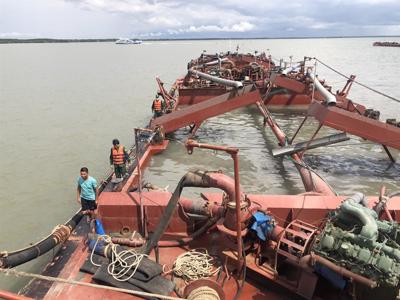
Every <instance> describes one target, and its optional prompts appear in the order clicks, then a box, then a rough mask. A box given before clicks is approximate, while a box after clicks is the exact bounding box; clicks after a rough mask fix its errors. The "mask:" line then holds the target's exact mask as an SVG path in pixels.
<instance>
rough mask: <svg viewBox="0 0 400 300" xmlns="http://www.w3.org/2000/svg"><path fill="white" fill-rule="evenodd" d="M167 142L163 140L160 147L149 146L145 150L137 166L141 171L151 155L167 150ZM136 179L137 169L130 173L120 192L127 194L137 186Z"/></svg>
mask: <svg viewBox="0 0 400 300" xmlns="http://www.w3.org/2000/svg"><path fill="white" fill-rule="evenodd" d="M168 143H169V141H168V140H164V141H163V143H162V144H161V145H149V146H148V148H147V149H146V152H145V153H144V154H143V156H142V157H141V159H140V163H139V166H140V168H141V169H142V170H143V169H144V168H145V167H146V166H147V164H148V162H149V161H150V159H151V157H152V155H154V154H157V153H159V152H162V151H164V150H165V149H167V146H168ZM138 179H139V172H138V170H137V168H135V170H134V171H133V172H132V174H131V175H130V177H129V179H128V181H127V182H126V184H125V185H124V186H123V187H122V190H121V191H122V192H128V191H129V190H130V189H131V188H132V187H133V186H135V185H137V184H138Z"/></svg>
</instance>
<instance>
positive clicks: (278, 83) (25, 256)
mask: <svg viewBox="0 0 400 300" xmlns="http://www.w3.org/2000/svg"><path fill="white" fill-rule="evenodd" d="M315 61H317V60H316V59H312V58H304V61H302V62H299V63H295V64H292V63H289V64H285V63H284V62H283V61H281V62H280V63H279V65H278V63H274V62H273V61H272V60H271V58H270V57H269V56H267V55H265V53H260V54H257V53H255V54H239V53H225V54H218V55H207V54H204V53H203V54H202V55H201V56H200V57H199V58H197V59H195V60H192V61H191V62H189V64H188V73H187V75H186V76H185V77H184V78H180V79H178V80H176V81H175V83H174V84H173V86H172V88H171V89H170V90H169V91H167V90H166V89H165V88H164V85H163V83H162V82H161V80H160V79H157V83H158V94H159V95H160V96H161V97H162V98H163V99H164V101H165V111H164V114H163V115H162V116H159V117H157V118H153V119H152V120H151V121H150V124H149V125H148V126H147V127H146V128H137V129H135V143H134V145H133V146H132V148H131V151H130V156H131V158H132V163H131V165H130V166H129V168H128V169H129V172H128V173H129V176H128V177H127V178H125V179H124V180H123V181H122V182H117V183H116V182H115V181H113V180H112V177H113V174H109V175H108V176H107V177H106V179H105V180H104V181H103V182H102V183H101V185H100V187H99V188H100V191H101V193H100V197H99V199H98V202H99V206H98V220H97V221H96V223H95V224H94V223H92V224H89V223H88V222H87V220H86V218H82V215H81V213H80V212H78V213H77V214H76V215H74V216H73V217H72V218H71V219H70V220H69V221H68V222H67V223H65V224H64V225H59V226H57V227H56V228H55V229H54V231H53V232H52V233H51V234H50V235H49V236H48V237H46V238H44V239H43V240H41V241H40V242H38V243H36V244H35V245H33V246H29V247H27V248H25V249H21V250H18V251H14V252H2V253H1V256H0V267H1V271H2V272H4V273H7V274H9V275H10V276H13V275H19V276H28V277H31V278H32V280H31V281H30V282H29V284H28V285H27V286H25V287H24V288H23V289H22V290H21V291H20V294H19V295H16V294H13V293H9V292H7V291H0V297H3V298H5V299H27V298H39V299H42V298H43V299H82V298H88V299H137V298H149V299H182V298H184V299H191V300H195V299H196V300H199V299H210V300H211V299H212V300H214V299H302V298H305V299H373V298H376V297H378V296H380V297H384V298H382V299H396V297H398V296H399V280H400V225H399V223H398V222H399V221H400V215H399V212H400V197H398V196H397V194H396V192H397V191H390V193H389V192H386V190H385V188H384V187H382V188H381V190H380V191H377V193H376V196H375V195H368V196H365V195H364V194H362V191H360V193H356V194H354V195H347V196H339V195H338V194H337V193H336V192H335V191H334V190H333V188H332V187H331V186H330V185H329V184H328V183H327V182H326V181H325V180H324V179H323V178H321V177H320V176H319V175H318V174H317V173H316V172H315V171H314V170H312V169H311V168H310V167H309V166H308V165H307V164H306V163H305V162H304V160H303V156H304V153H305V152H306V151H307V150H309V149H312V148H317V147H323V146H326V145H331V144H334V143H340V142H342V141H345V140H347V139H348V136H347V134H352V135H356V136H359V137H361V138H363V139H366V140H369V141H371V142H375V143H377V144H381V145H382V147H383V148H384V149H385V152H386V153H387V155H388V157H389V159H390V160H393V161H394V157H393V155H392V152H391V151H392V149H399V148H400V127H399V123H398V122H397V121H396V120H394V119H389V120H387V121H386V122H382V121H380V120H379V119H380V113H379V112H378V111H376V110H374V109H370V108H366V107H364V106H363V105H361V104H357V103H355V102H353V101H351V100H350V99H348V97H347V96H348V93H349V90H350V87H351V85H352V84H354V83H358V82H357V81H356V80H355V77H354V76H350V77H348V78H347V84H346V85H345V87H344V88H343V89H342V90H340V91H337V92H336V93H332V91H331V88H330V87H329V86H328V85H327V84H326V83H325V82H324V81H320V80H319V79H318V77H317V76H316V74H315V68H312V66H313V64H314V63H315ZM319 63H321V64H323V62H321V61H319ZM358 84H360V83H358ZM248 105H255V106H257V107H258V109H259V111H260V113H261V114H262V116H263V117H264V126H265V127H267V128H266V129H265V130H268V128H269V129H270V130H272V132H273V133H274V135H275V137H276V139H277V141H278V145H279V147H278V148H277V149H275V150H274V151H273V153H274V156H277V157H278V156H286V157H288V158H289V159H290V160H291V161H292V162H293V163H294V165H295V166H296V168H297V170H298V172H299V174H300V177H301V179H302V181H303V185H304V189H305V191H304V193H301V194H299V195H263V194H249V193H246V191H245V190H244V189H243V188H242V187H241V186H240V166H239V160H238V157H239V155H240V149H239V148H237V147H235V145H215V144H205V143H198V142H197V141H196V131H197V130H198V129H199V127H200V126H201V124H202V123H203V122H204V121H205V120H207V119H209V118H212V117H215V116H218V115H222V114H224V113H226V112H229V111H232V110H235V109H237V108H240V107H244V106H248ZM293 106H301V107H306V108H307V113H306V115H305V117H304V119H303V121H302V122H301V123H300V126H299V128H298V130H296V132H295V133H294V135H293V136H292V137H290V138H289V137H288V136H287V135H286V134H285V133H284V132H283V131H282V129H281V128H280V127H279V125H278V124H277V123H276V121H275V120H274V117H273V115H272V114H271V113H270V108H273V107H280V108H282V107H293ZM308 118H315V119H316V120H317V123H318V126H317V128H316V130H315V132H314V134H313V135H312V136H311V138H310V139H309V140H306V141H305V142H304V141H303V142H301V143H296V139H298V136H300V135H301V132H302V126H303V125H304V123H305V122H306V120H307V119H308ZM323 126H328V127H331V128H333V129H336V130H338V131H339V133H337V134H334V135H330V136H324V137H317V135H318V133H319V132H320V129H321V128H322V127H323ZM181 128H186V129H188V134H187V140H186V141H185V146H186V148H187V152H188V155H190V154H191V153H193V151H198V150H197V148H202V149H206V150H207V149H208V150H210V151H218V152H221V153H225V154H226V155H227V156H228V157H231V158H232V169H233V170H234V177H233V178H232V177H230V176H228V175H226V174H223V173H222V172H220V171H212V170H195V171H189V172H188V173H186V174H185V175H184V176H183V177H182V178H181V180H180V181H179V182H178V183H177V186H176V188H175V190H174V192H173V193H170V192H168V191H165V190H162V189H159V188H157V187H156V186H154V185H152V184H145V185H144V184H143V182H142V174H143V172H145V170H146V166H147V164H148V162H149V160H150V159H151V157H152V156H153V155H155V154H157V153H160V154H161V153H162V151H163V150H165V149H167V147H168V144H169V140H168V138H169V135H170V134H172V133H173V132H175V131H176V130H179V129H181ZM205 153H207V152H205ZM213 169H215V167H213ZM192 188H200V189H201V191H202V193H201V194H200V196H199V197H196V198H193V199H192V198H189V197H184V196H182V191H183V190H184V189H192ZM207 188H213V191H214V190H215V189H218V190H219V191H220V192H207V190H206V189H207ZM91 225H92V226H91ZM94 231H95V232H94ZM58 245H61V247H58ZM54 247H58V248H57V249H59V251H58V254H57V256H56V257H55V259H54V260H53V261H52V262H50V263H49V264H48V265H47V266H46V268H45V269H44V270H43V272H42V273H41V274H29V273H24V272H22V271H19V270H15V269H13V268H14V267H16V266H18V265H21V264H23V263H25V262H27V261H29V260H32V259H34V258H36V257H38V256H40V255H42V254H43V253H46V252H47V251H49V250H51V249H53V248H54Z"/></svg>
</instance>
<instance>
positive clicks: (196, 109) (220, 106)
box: [150, 86, 261, 133]
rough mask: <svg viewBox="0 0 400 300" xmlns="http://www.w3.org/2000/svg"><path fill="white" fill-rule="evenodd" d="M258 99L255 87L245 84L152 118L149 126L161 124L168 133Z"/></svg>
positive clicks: (253, 102) (258, 95) (252, 102)
mask: <svg viewBox="0 0 400 300" xmlns="http://www.w3.org/2000/svg"><path fill="white" fill-rule="evenodd" d="M259 100H261V98H260V94H259V92H258V91H257V89H256V88H254V87H253V86H246V87H244V88H243V89H241V90H237V91H234V92H232V93H226V94H223V95H221V96H218V97H215V98H212V99H210V100H207V101H204V102H201V103H198V104H194V105H191V106H188V107H184V108H182V109H180V110H177V111H174V112H171V113H170V114H165V115H163V116H161V117H158V118H156V119H153V120H152V121H151V124H150V127H151V128H153V129H154V128H156V126H162V127H163V128H164V130H165V133H169V132H173V131H175V130H177V129H179V128H182V127H185V126H188V125H192V124H200V123H202V122H203V121H204V120H207V119H209V118H211V117H215V116H218V115H221V114H224V113H226V112H229V111H232V110H235V109H237V108H240V107H244V106H247V105H250V104H255V103H256V102H257V101H259Z"/></svg>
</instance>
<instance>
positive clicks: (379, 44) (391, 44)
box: [372, 42, 400, 47]
mask: <svg viewBox="0 0 400 300" xmlns="http://www.w3.org/2000/svg"><path fill="white" fill-rule="evenodd" d="M372 45H373V46H377V47H400V43H398V42H374V43H373V44H372Z"/></svg>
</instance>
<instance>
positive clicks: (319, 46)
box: [0, 38, 400, 290]
mask: <svg viewBox="0 0 400 300" xmlns="http://www.w3.org/2000/svg"><path fill="white" fill-rule="evenodd" d="M380 40H385V39H380ZM386 40H387V39H386ZM391 40H394V41H399V39H391ZM373 41H374V39H368V38H363V39H304V40H302V39H299V40H285V39H282V40H239V41H235V40H232V41H177V42H145V43H144V44H142V45H131V46H121V45H115V44H113V43H70V44H14V45H13V44H10V45H0V104H1V105H0V112H1V118H0V125H1V126H0V149H1V157H0V172H1V181H0V249H1V250H3V249H4V250H5V249H7V250H13V249H17V248H20V247H23V246H26V245H28V244H29V243H31V242H35V241H37V240H39V239H40V238H41V237H42V236H45V235H47V234H48V233H49V232H50V231H51V230H52V229H53V228H54V226H55V225H56V224H59V223H63V222H64V221H65V220H67V219H68V218H69V217H70V216H71V215H72V213H73V212H75V211H76V210H77V209H78V205H77V203H76V202H75V193H76V179H77V176H78V171H79V168H80V167H81V166H87V167H88V168H89V170H90V173H91V175H92V176H94V177H96V178H98V179H100V178H101V177H102V176H103V175H104V174H105V172H106V171H107V169H108V155H109V148H110V147H111V141H112V139H113V138H119V139H120V141H121V142H122V143H123V144H125V145H130V144H131V143H132V142H133V140H132V138H133V129H134V128H135V127H142V126H144V125H146V124H147V122H148V120H149V118H150V117H151V109H150V106H151V101H152V98H153V97H154V94H155V91H156V89H157V85H156V82H155V77H156V76H160V77H161V79H162V80H163V81H164V82H165V83H166V85H167V86H168V84H170V83H172V82H173V81H174V79H175V78H177V77H178V76H181V75H183V74H184V73H185V71H186V64H187V62H188V61H189V60H190V59H192V58H194V57H197V56H198V55H200V53H201V52H202V51H203V50H207V52H208V53H216V52H220V51H228V50H231V51H233V50H234V49H235V48H236V46H237V45H239V47H240V49H241V51H243V52H254V50H258V51H259V52H260V51H266V52H267V53H271V55H272V56H273V57H274V58H276V59H279V58H281V57H282V58H284V59H286V60H289V56H293V60H301V59H302V58H303V57H304V56H310V57H318V58H319V59H321V60H322V61H324V62H326V63H327V64H329V65H332V66H334V67H335V68H337V69H338V70H340V71H341V72H343V73H344V74H347V75H350V74H355V75H357V79H358V80H360V81H361V82H363V83H366V84H368V85H371V86H372V87H374V88H376V89H378V90H382V91H384V92H386V93H388V94H390V95H392V96H394V97H396V98H400V90H399V88H398V87H399V84H400V82H399V78H400V49H399V48H386V47H372V43H373ZM317 69H318V73H319V74H320V77H321V78H326V79H327V80H328V82H329V83H331V84H333V86H334V90H336V89H340V88H341V87H342V86H343V84H344V83H345V79H343V78H340V77H339V76H337V75H336V74H335V73H333V72H331V71H329V70H328V69H326V68H324V67H323V66H321V65H318V66H317ZM350 97H351V98H352V99H354V100H355V101H359V102H361V103H363V104H365V105H366V106H368V107H373V108H375V109H378V110H380V111H381V113H382V118H389V117H392V118H396V117H397V118H398V119H399V121H400V108H399V107H400V106H399V104H398V103H395V102H393V101H389V100H387V99H385V98H384V97H382V96H379V95H376V94H374V93H371V92H370V91H368V90H366V89H363V88H361V87H358V86H354V87H353V88H352V91H351V94H350ZM275 117H276V119H277V121H278V123H279V124H280V125H281V126H282V127H283V129H284V130H285V131H286V132H287V133H289V135H290V134H293V133H294V131H295V129H296V127H297V126H298V124H299V123H300V121H301V116H299V115H298V114H289V115H288V114H282V113H277V114H275ZM314 128H315V124H312V123H307V126H306V130H305V132H304V135H305V136H307V135H310V134H311V133H312V130H313V129H314ZM328 132H329V133H331V132H332V130H324V131H323V132H322V133H328ZM185 139H186V131H185V130H180V131H179V132H177V133H175V134H174V136H173V141H172V142H171V145H170V147H169V148H168V150H167V151H166V152H165V153H164V154H163V155H162V156H161V155H160V156H156V157H155V158H154V159H153V160H152V162H151V166H150V169H149V171H150V172H146V174H145V180H146V181H149V182H152V183H153V184H156V185H158V186H162V187H165V186H169V190H170V191H171V190H173V189H174V188H175V185H176V183H177V181H178V180H179V178H180V177H181V176H182V175H183V174H184V173H185V172H187V170H189V169H197V168H202V169H212V170H217V169H222V170H224V171H225V172H227V173H228V174H232V172H231V170H232V161H231V159H230V158H229V157H228V156H227V155H225V154H223V153H216V154H215V153H212V152H208V151H206V150H197V149H196V150H195V152H194V154H193V155H192V156H188V155H187V154H186V151H185V149H184V147H183V146H182V143H183V141H184V140H185ZM198 140H199V141H202V142H208V143H215V144H224V145H231V146H237V147H239V148H240V167H241V180H242V184H243V187H244V190H245V191H246V192H248V193H271V194H295V193H300V192H302V191H303V187H302V184H301V180H300V178H299V176H298V174H297V172H296V170H295V168H294V167H293V165H292V164H291V162H290V161H289V160H287V159H274V158H273V157H272V154H271V149H273V148H274V147H276V146H277V145H276V140H275V138H274V137H273V135H272V134H271V132H270V131H269V129H268V128H266V129H264V128H263V127H262V119H261V117H260V115H259V113H258V111H257V110H256V109H255V108H253V107H250V108H242V109H239V110H238V111H235V112H231V113H228V114H226V115H224V116H219V117H216V118H213V119H211V120H209V121H207V122H205V123H204V124H203V125H202V127H201V128H200V130H199V131H198ZM395 155H396V157H397V158H399V156H398V154H397V152H396V153H395ZM307 161H308V162H309V163H310V165H311V166H312V167H314V168H316V169H317V170H318V171H319V173H320V174H321V175H322V176H323V177H324V178H325V179H326V180H327V181H328V182H329V183H330V184H331V185H332V187H333V188H334V189H335V190H336V191H337V192H339V193H340V194H351V193H353V192H354V191H361V192H363V193H365V194H368V195H373V194H376V193H377V190H378V188H379V186H380V185H381V184H382V183H385V184H386V185H387V187H388V188H389V189H390V190H392V191H393V190H395V189H399V179H400V167H399V165H398V164H395V165H391V164H390V162H389V161H388V159H387V157H386V155H385V153H384V152H383V150H382V147H380V146H379V145H373V144H370V143H367V142H366V141H363V140H360V139H358V138H352V139H351V140H350V141H349V142H346V143H344V144H340V145H335V146H331V147H326V148H321V149H317V150H313V151H310V152H309V153H308V156H307ZM189 193H191V194H193V195H195V193H194V192H192V191H189ZM51 255H52V253H50V254H49V255H47V257H45V258H43V259H41V260H38V261H35V262H33V263H29V264H26V265H24V266H22V267H21V269H23V270H29V271H33V272H37V271H39V270H40V268H42V267H43V264H44V262H45V261H46V260H47V259H48V258H49V256H51ZM23 282H24V280H21V279H18V280H17V279H15V278H4V277H0V287H1V288H8V289H12V290H17V289H18V288H19V287H20V286H21V284H22V283H23Z"/></svg>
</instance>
